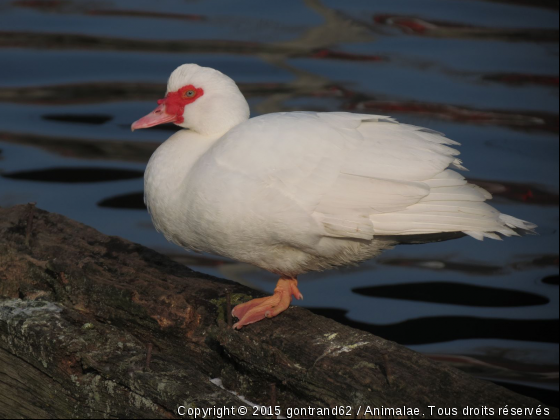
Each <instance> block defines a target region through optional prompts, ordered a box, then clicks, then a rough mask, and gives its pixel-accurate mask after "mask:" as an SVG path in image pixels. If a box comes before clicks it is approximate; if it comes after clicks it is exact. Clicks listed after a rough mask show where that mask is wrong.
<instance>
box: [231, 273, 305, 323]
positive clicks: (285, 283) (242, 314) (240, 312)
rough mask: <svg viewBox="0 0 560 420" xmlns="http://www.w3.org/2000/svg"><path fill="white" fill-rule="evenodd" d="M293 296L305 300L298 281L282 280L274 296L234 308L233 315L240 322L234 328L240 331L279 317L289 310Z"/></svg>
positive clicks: (254, 300)
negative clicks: (245, 327)
mask: <svg viewBox="0 0 560 420" xmlns="http://www.w3.org/2000/svg"><path fill="white" fill-rule="evenodd" d="M292 295H293V296H295V298H296V299H298V300H300V299H303V295H302V294H301V293H300V291H299V290H298V288H297V280H296V279H295V278H291V277H282V278H280V280H278V283H277V284H276V289H274V294H273V295H272V296H269V297H264V298H258V299H253V300H250V301H249V302H245V303H242V304H241V305H237V306H236V307H235V308H233V311H231V313H232V315H233V316H235V317H237V318H239V322H237V323H236V324H235V325H234V326H233V328H234V329H240V328H241V327H243V326H245V325H249V324H252V323H254V322H257V321H260V320H261V319H263V318H272V317H273V316H276V315H278V314H279V313H280V312H283V311H285V310H286V309H288V307H289V306H290V302H291V301H292Z"/></svg>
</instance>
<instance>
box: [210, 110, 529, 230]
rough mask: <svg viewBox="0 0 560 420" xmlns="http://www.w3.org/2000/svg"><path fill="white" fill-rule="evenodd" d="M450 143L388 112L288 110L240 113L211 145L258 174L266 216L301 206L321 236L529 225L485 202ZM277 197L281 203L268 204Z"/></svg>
mask: <svg viewBox="0 0 560 420" xmlns="http://www.w3.org/2000/svg"><path fill="white" fill-rule="evenodd" d="M454 145H458V143H456V142H454V141H453V140H450V139H448V138H446V137H445V136H444V135H442V134H441V133H437V132H435V131H431V130H427V129H423V128H419V127H414V126H410V125H405V124H399V123H397V122H396V121H395V120H394V119H392V118H389V117H383V116H375V115H363V114H352V113H343V112H330V113H313V112H310V113H299V112H295V113H279V114H267V115H265V116H262V117H258V118H254V119H252V120H249V122H248V123H244V124H243V125H242V126H240V127H239V128H236V129H233V130H232V132H231V133H230V134H228V138H227V139H226V141H224V142H222V143H221V144H220V145H219V147H218V149H217V150H218V151H220V153H219V155H220V156H218V160H219V161H220V163H221V164H222V165H224V166H227V167H229V168H230V169H233V168H235V169H234V170H235V171H237V173H243V174H244V176H247V177H253V178H254V177H258V178H259V179H260V180H261V182H262V185H263V186H264V188H263V190H262V191H261V194H262V196H261V197H260V198H259V203H261V204H262V203H264V202H265V201H266V200H267V197H268V201H267V202H268V203H270V208H268V209H267V211H268V214H271V217H272V213H274V212H275V216H278V214H279V213H281V212H283V211H288V213H289V215H288V216H287V218H286V222H289V220H290V217H295V216H294V215H295V212H298V211H301V214H299V215H298V216H297V217H296V218H295V219H294V220H293V221H294V222H295V221H296V220H299V221H301V220H303V219H302V218H301V216H302V215H303V214H305V216H306V217H308V218H310V220H312V221H314V223H315V225H316V227H317V229H311V227H310V225H309V224H307V225H306V229H308V231H309V232H311V231H313V233H317V234H321V235H324V236H330V237H339V238H356V239H372V238H373V237H374V236H375V235H414V234H431V233H440V232H465V233H467V234H469V235H471V236H474V237H477V238H479V239H480V238H483V237H484V236H488V237H492V238H498V236H497V235H496V234H495V232H498V233H502V234H504V235H513V234H515V232H514V230H512V228H522V229H531V228H532V226H531V225H529V224H525V223H524V222H522V221H520V220H518V219H515V218H512V217H510V216H505V215H502V214H500V213H499V212H498V211H497V210H495V209H494V208H492V207H491V206H489V205H487V204H485V203H484V201H485V200H487V199H488V198H490V197H491V196H490V194H489V193H487V192H486V191H485V190H483V189H481V188H479V187H477V186H475V185H472V184H468V183H467V181H466V180H465V179H464V178H463V177H462V176H461V175H459V174H458V173H457V172H455V171H454V170H452V168H453V169H464V168H463V167H462V164H461V161H460V160H459V159H457V155H458V154H459V152H458V151H457V150H456V149H454V148H453V147H450V146H454ZM278 199H280V200H281V202H283V203H286V205H285V206H282V205H280V208H278V206H279V204H278V203H279V201H278ZM288 209H289V210H288ZM294 209H295V210H294ZM302 226H303V225H302Z"/></svg>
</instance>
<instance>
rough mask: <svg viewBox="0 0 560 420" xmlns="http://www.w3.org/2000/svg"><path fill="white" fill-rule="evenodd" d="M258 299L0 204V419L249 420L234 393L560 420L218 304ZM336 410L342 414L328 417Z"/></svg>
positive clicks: (478, 383)
mask: <svg viewBox="0 0 560 420" xmlns="http://www.w3.org/2000/svg"><path fill="white" fill-rule="evenodd" d="M257 296H261V294H260V293H259V292H256V291H254V290H251V289H248V288H246V287H244V286H241V285H239V284H236V283H233V282H230V281H226V280H222V279H218V278H214V277H211V276H207V275H203V274H200V273H196V272H194V271H192V270H190V269H188V268H187V267H185V266H183V265H180V264H178V263H175V262H173V261H171V260H170V259H168V258H167V257H165V256H163V255H160V254H158V253H156V252H155V251H152V250H150V249H148V248H145V247H143V246H140V245H137V244H134V243H131V242H128V241H126V240H124V239H121V238H117V237H110V236H106V235H103V234H101V233H100V232H98V231H96V230H94V229H93V228H91V227H88V226H85V225H83V224H80V223H78V222H75V221H73V220H70V219H68V218H66V217H64V216H61V215H57V214H52V213H48V212H46V211H43V210H40V209H37V208H35V207H34V206H33V205H31V204H30V205H23V206H16V207H12V208H9V209H6V208H0V417H2V418H9V417H14V418H22V417H23V418H76V417H86V418H101V417H106V418H122V417H127V418H130V417H134V418H152V417H155V418H165V417H168V418H172V417H179V414H178V411H177V410H178V409H179V407H183V408H181V409H180V410H181V413H186V414H187V417H188V414H191V415H194V414H196V413H197V412H195V411H194V410H195V409H199V410H201V409H203V408H206V409H212V408H214V410H218V409H221V408H223V407H228V408H229V409H231V408H232V407H233V408H234V409H235V410H236V411H230V412H229V413H228V412H225V413H224V412H222V414H226V415H225V416H224V417H226V418H255V417H253V415H252V414H253V412H254V410H255V409H254V408H252V407H250V406H249V404H248V403H247V402H246V401H245V400H244V399H243V398H242V397H241V396H244V397H245V399H247V400H249V401H252V402H253V403H255V404H259V405H262V406H265V407H269V406H279V407H280V409H281V411H282V415H284V416H287V415H288V416H289V415H293V416H294V417H298V416H296V415H295V414H297V413H296V412H295V411H294V409H296V408H300V409H301V408H304V407H305V408H306V409H307V410H308V411H307V412H306V413H305V414H306V415H300V416H299V417H302V418H304V417H321V418H352V417H353V418H356V417H357V418H373V417H377V418H385V417H398V416H399V414H403V416H402V417H414V416H413V415H411V413H412V414H413V412H410V411H409V412H406V411H405V412H404V413H400V412H398V411H394V412H393V411H388V412H387V411H385V412H382V413H381V415H377V416H374V415H372V414H375V413H374V412H373V409H374V408H378V409H379V408H382V407H385V408H399V407H400V408H401V409H402V407H404V406H406V407H408V408H410V409H412V410H414V409H415V408H416V409H418V410H419V413H418V415H416V417H422V415H424V416H425V417H427V418H431V417H438V411H437V409H438V408H439V409H447V410H450V409H452V408H455V409H457V410H458V414H459V417H465V416H462V415H461V414H462V410H463V409H464V408H466V407H471V408H476V409H482V408H483V407H487V408H488V409H490V408H491V409H493V410H494V414H495V416H498V409H500V408H504V407H506V406H507V408H508V409H509V412H508V413H511V410H512V409H514V408H515V409H521V410H522V411H521V412H516V414H517V415H515V417H516V418H517V417H543V416H542V415H541V416H537V414H538V412H537V411H536V410H537V409H538V408H540V409H541V410H542V411H541V413H542V414H546V413H545V411H544V410H545V409H546V410H548V414H549V415H548V417H551V418H553V417H558V410H556V409H553V408H548V407H545V406H544V405H542V404H541V403H539V401H536V400H534V399H531V398H528V397H524V396H521V395H518V394H515V393H513V392H511V391H509V390H507V389H505V388H502V387H499V386H497V385H494V384H492V383H490V382H485V381H482V380H479V379H476V378H474V377H471V376H469V375H467V374H465V373H462V372H460V371H458V370H456V369H453V368H451V367H448V366H446V365H442V364H439V363H437V362H434V361H432V360H430V359H428V358H426V357H424V356H422V355H420V354H418V353H416V352H413V351H411V350H409V349H407V348H405V347H403V346H400V345H398V344H396V343H393V342H390V341H387V340H384V339H382V338H380V337H376V336H374V335H372V334H368V333H365V332H362V331H358V330H355V329H352V328H349V327H346V326H343V325H341V324H338V323H336V322H334V321H332V320H330V319H327V318H324V317H321V316H318V315H314V314H312V313H311V312H309V311H307V310H305V309H302V308H295V307H292V308H290V309H289V310H287V311H286V312H284V313H283V314H281V315H280V316H278V317H276V318H273V319H270V320H268V319H267V320H263V321H262V322H259V323H257V324H253V325H250V326H247V327H245V328H243V329H242V330H241V331H234V330H232V329H231V327H230V326H229V325H228V323H229V321H230V320H228V316H227V312H228V309H227V308H228V301H229V304H230V305H235V304H237V303H239V302H242V301H245V300H248V299H250V298H252V297H257ZM211 379H214V381H213V382H211V381H210V380H211ZM215 379H219V380H221V382H219V381H217V380H215ZM220 384H222V386H219V385H220ZM242 406H245V407H248V408H249V410H248V412H247V414H246V415H240V413H239V411H237V410H238V409H239V408H240V407H242ZM340 406H343V407H350V408H351V414H352V416H350V417H347V416H345V414H347V411H348V408H345V409H344V412H343V413H340V412H338V413H335V414H334V415H333V413H332V410H331V409H332V408H334V407H340ZM429 406H433V407H435V408H434V409H433V411H431V410H430V408H429ZM309 407H312V408H322V409H329V410H331V412H330V413H328V414H330V415H325V414H326V412H325V411H323V412H322V413H319V414H323V415H318V413H317V412H313V413H311V412H310V410H309ZM367 407H369V408H370V410H371V411H366V408H367ZM289 409H291V411H290V410H289ZM189 410H190V411H189ZM358 410H359V412H358ZM524 410H526V411H524ZM528 410H533V411H528ZM273 411H274V410H273ZM259 413H260V411H259ZM310 413H311V414H312V415H310ZM442 413H443V412H442ZM446 413H449V411H446ZM487 413H488V411H487ZM520 413H522V414H523V415H519V414H520ZM530 413H532V414H530ZM198 414H199V417H202V412H198ZM218 414H219V412H218V411H213V412H210V414H209V415H207V418H212V417H217V415H218ZM234 414H235V415H234ZM300 414H301V412H300ZM377 414H380V413H377ZM501 414H502V415H500V417H507V416H505V415H503V414H504V413H503V412H501ZM259 417H260V416H259ZM439 417H448V415H440V416H439ZM469 417H483V416H482V415H480V416H474V415H471V416H469ZM486 417H489V416H486ZM545 417H546V416H545Z"/></svg>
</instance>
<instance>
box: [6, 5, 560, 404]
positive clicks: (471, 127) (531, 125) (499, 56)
mask: <svg viewBox="0 0 560 420" xmlns="http://www.w3.org/2000/svg"><path fill="white" fill-rule="evenodd" d="M286 4H287V3H285V2H267V3H266V5H264V3H263V2H259V1H257V0H247V1H245V2H242V3H239V2H235V3H233V2H220V1H218V0H190V1H179V0H161V1H159V2H157V4H156V3H154V2H151V1H148V0H136V1H132V0H120V1H119V0H103V1H101V0H99V1H97V0H92V1H88V2H81V1H73V0H56V1H55V0H50V1H49V0H43V1H41V0H14V1H11V2H10V1H7V2H4V3H2V4H0V9H1V11H2V13H0V28H1V29H0V54H1V55H2V63H3V65H2V66H0V114H1V115H2V120H1V122H0V149H1V152H0V176H1V178H0V205H2V206H9V205H13V204H16V203H25V202H29V201H36V202H37V203H38V205H39V206H40V207H42V208H45V209H47V210H50V211H55V212H59V213H63V214H65V215H67V216H69V217H72V218H74V219H77V220H79V221H82V222H84V223H87V224H89V225H92V226H94V227H96V228H98V229H99V230H101V231H103V232H105V233H107V234H110V235H120V236H123V237H125V238H127V239H130V240H133V241H136V242H140V243H142V244H145V245H147V246H150V247H152V248H155V249H157V250H159V251H161V252H164V253H166V254H168V255H170V256H171V257H172V258H174V259H176V260H178V261H181V262H183V263H185V264H188V265H189V266H191V267H193V268H195V269H198V270H199V271H203V272H206V273H211V274H214V275H218V276H222V277H227V278H230V279H234V280H237V281H240V282H243V283H245V284H248V285H250V286H253V287H256V288H260V289H263V290H266V291H269V292H270V291H271V290H272V289H273V288H274V280H276V279H275V278H274V276H272V275H271V274H269V273H265V272H262V271H260V270H258V269H256V268H254V267H251V266H247V265H244V264H238V263H234V262H231V261H226V260H224V259H221V258H219V257H214V256H209V255H198V254H191V253H186V252H184V251H182V250H181V249H179V248H176V247H173V246H172V245H170V244H169V243H167V242H166V241H165V239H164V238H163V237H162V236H161V235H159V234H158V233H157V232H155V230H154V229H153V227H152V224H151V222H150V220H149V216H148V215H147V213H146V211H145V207H144V203H143V198H142V172H143V170H144V167H145V164H146V162H147V160H148V159H149V157H150V155H151V154H152V153H153V151H154V150H155V149H156V148H157V146H158V145H159V144H160V143H161V142H162V141H163V140H165V139H166V138H167V137H168V136H169V135H170V134H171V133H172V132H173V131H175V130H176V127H174V126H164V127H158V128H157V129H152V130H149V131H148V130H146V131H142V132H139V133H134V136H133V135H132V134H131V133H130V131H129V127H130V124H131V122H132V121H134V120H136V119H137V118H138V117H139V116H142V115H144V114H146V112H148V111H150V110H151V109H152V108H153V105H154V103H155V101H156V100H157V99H158V98H161V96H162V95H163V93H164V91H165V82H166V78H167V77H168V75H169V73H170V72H171V70H173V69H174V68H175V67H176V66H178V65H180V64H183V63H185V62H196V63H198V64H201V65H206V66H210V67H215V68H217V69H219V70H221V71H223V72H224V73H226V74H228V75H229V76H231V77H233V78H234V79H235V80H236V81H237V82H238V83H239V86H240V88H241V90H242V91H243V93H244V94H245V96H246V97H247V98H248V100H249V102H250V105H251V108H252V112H253V115H258V114H262V113H267V112H277V111H290V110H318V111H341V110H343V111H357V112H364V113H381V114H389V115H392V116H394V117H397V118H398V119H399V120H401V121H403V122H407V123H411V124H416V125H422V126H427V127H430V128H432V129H435V130H438V131H442V132H445V133H446V134H447V135H448V136H449V137H451V138H453V139H455V140H458V141H460V142H462V143H463V147H462V148H461V151H462V153H463V160H464V161H465V164H466V165H467V167H468V168H469V169H470V170H471V172H470V173H468V174H467V176H468V177H469V179H470V180H471V181H472V182H474V183H476V184H478V185H480V186H482V187H484V188H486V189H487V190H489V191H491V192H492V193H493V194H494V196H495V200H494V204H495V205H496V206H497V207H498V208H499V209H500V210H501V211H503V212H505V213H508V214H512V215H515V216H517V217H520V218H522V219H525V220H530V221H532V222H535V223H537V224H538V225H539V233H540V235H539V236H527V237H524V238H513V239H508V240H506V241H504V242H503V243H499V242H495V241H491V242H490V241H486V242H477V241H474V240H473V239H470V238H462V239H457V240H454V241H449V242H442V243H432V244H425V245H412V246H404V245H403V246H400V247H397V248H396V249H395V250H393V251H390V252H387V253H385V254H383V255H382V256H381V257H379V258H378V259H376V260H373V261H369V262H367V263H365V264H362V265H360V266H358V267H349V268H346V269H343V270H339V271H330V272H326V273H312V274H309V275H306V276H303V277H302V278H301V289H302V292H303V293H304V295H305V297H306V300H305V303H304V304H305V306H307V307H309V308H310V309H312V310H313V311H315V312H316V313H319V314H322V315H325V316H329V317H332V318H334V319H337V320H338V321H340V322H343V323H346V324H348V325H350V326H353V327H356V328H360V329H364V330H367V331H371V332H373V333H375V334H378V335H380V336H382V337H385V338H388V339H391V340H395V341H397V342H399V343H402V344H405V345H408V346H410V347H411V348H413V349H415V350H418V351H421V352H424V353H427V354H429V355H430V356H431V357H433V358H434V359H436V360H439V361H442V362H444V363H449V364H452V365H454V366H456V367H458V368H460V369H463V370H465V371H468V372H470V373H472V374H475V375H478V376H481V377H484V378H488V379H492V380H495V381H497V382H500V383H505V384H508V386H510V387H512V388H514V389H516V390H518V391H519V392H523V393H526V394H528V395H533V396H537V397H538V398H541V399H544V400H546V401H547V402H548V403H555V402H554V400H555V399H557V390H558V178H559V173H558V152H559V151H558V148H559V142H558V131H559V129H558V2H557V1H548V0H517V1H516V0H490V1H484V0H461V1H455V2H453V7H449V6H448V3H447V2H442V1H436V0H414V1H410V0H409V1H407V0H377V1H376V2H371V1H367V0H356V1H353V2H345V3H342V2H337V1H335V0H323V1H319V0H305V1H302V2H289V3H288V4H289V7H286Z"/></svg>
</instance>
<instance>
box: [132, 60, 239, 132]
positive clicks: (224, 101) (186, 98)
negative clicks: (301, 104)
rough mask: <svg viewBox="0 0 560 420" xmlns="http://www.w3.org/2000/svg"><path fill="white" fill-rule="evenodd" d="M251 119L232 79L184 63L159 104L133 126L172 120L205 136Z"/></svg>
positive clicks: (172, 75) (178, 68) (173, 76)
mask: <svg viewBox="0 0 560 420" xmlns="http://www.w3.org/2000/svg"><path fill="white" fill-rule="evenodd" d="M248 118H249V105H248V104H247V101H246V100H245V98H244V97H243V94H242V93H241V92H240V90H239V88H238V87H237V85H236V84H235V82H234V81H233V80H232V79H230V78H229V77H227V76H226V75H225V74H223V73H221V72H219V71H218V70H214V69H211V68H209V67H200V66H198V65H197V64H183V65H182V66H179V67H177V69H175V71H173V73H171V76H170V77H169V81H168V82H167V92H166V94H165V98H163V99H160V100H159V101H158V107H157V108H156V109H154V110H153V111H152V112H150V113H149V114H148V115H146V116H145V117H142V118H140V119H139V120H138V121H136V122H134V123H133V124H132V126H131V129H132V131H134V130H137V129H139V128H149V127H153V126H155V125H159V124H164V123H170V122H172V123H174V124H177V125H179V126H181V127H184V128H189V129H191V130H193V131H196V132H198V133H200V134H202V135H204V136H216V135H220V134H224V133H226V132H227V131H229V130H230V129H231V128H233V127H235V126H236V125H237V124H240V123H242V122H243V121H245V120H247V119H248Z"/></svg>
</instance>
